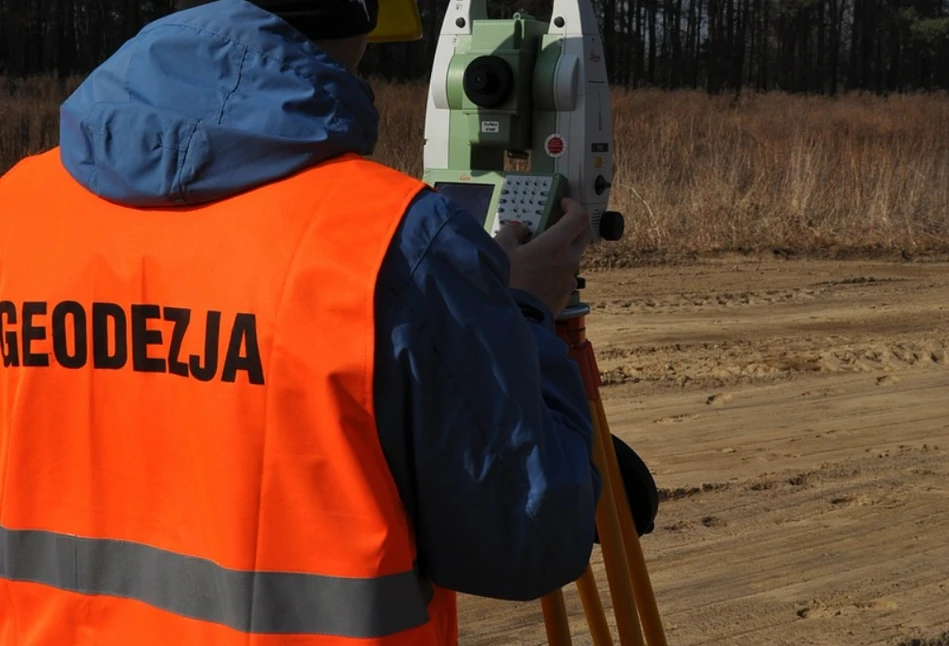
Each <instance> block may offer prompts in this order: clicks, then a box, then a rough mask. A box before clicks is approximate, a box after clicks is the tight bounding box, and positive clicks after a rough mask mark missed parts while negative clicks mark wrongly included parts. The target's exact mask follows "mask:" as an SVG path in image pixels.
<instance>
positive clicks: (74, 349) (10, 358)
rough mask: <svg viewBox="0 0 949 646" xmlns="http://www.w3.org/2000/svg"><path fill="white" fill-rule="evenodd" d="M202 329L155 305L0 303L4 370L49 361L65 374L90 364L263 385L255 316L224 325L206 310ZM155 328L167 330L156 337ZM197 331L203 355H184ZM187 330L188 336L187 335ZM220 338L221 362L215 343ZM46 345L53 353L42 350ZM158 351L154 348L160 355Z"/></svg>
mask: <svg viewBox="0 0 949 646" xmlns="http://www.w3.org/2000/svg"><path fill="white" fill-rule="evenodd" d="M204 319H205V320H204V321H203V325H202V322H198V321H195V320H193V318H192V312H191V309H189V308H185V307H167V306H160V305H154V304H137V305H131V306H129V307H128V308H127V309H126V308H123V307H122V306H120V305H118V304H116V303H92V308H91V310H87V309H86V308H85V307H84V306H83V305H82V304H81V303H78V302H76V301H62V302H59V303H56V304H54V305H52V307H50V303H48V302H46V301H25V302H23V303H22V304H21V305H19V306H17V304H15V303H14V302H12V301H9V300H0V348H2V350H3V367H4V368H10V367H15V368H19V367H24V368H33V367H40V368H41V367H48V366H49V365H50V362H51V361H50V360H51V357H52V359H53V360H55V362H56V363H57V364H59V365H60V366H62V367H64V368H72V369H79V368H83V367H85V366H87V365H89V364H90V363H91V364H92V367H93V368H96V369H100V370H120V369H122V368H125V367H127V366H128V365H129V364H130V363H131V368H132V370H133V371H135V372H160V373H167V374H172V375H177V376H179V377H191V378H194V379H197V380H199V381H211V380H213V379H215V378H217V379H220V380H221V381H224V382H235V381H236V380H237V375H238V373H240V372H243V373H245V374H246V378H247V380H248V382H249V383H251V384H254V385H263V384H264V370H263V366H262V363H261V359H260V347H259V344H258V341H257V317H256V316H255V315H254V314H248V313H237V314H235V315H234V316H233V318H231V317H227V319H228V320H225V319H224V316H223V314H222V313H221V312H217V311H213V310H212V311H208V312H207V313H206V315H205V317H204ZM161 321H164V322H165V323H171V324H172V325H171V329H170V334H163V331H162V330H161V329H157V328H158V327H159V326H162V327H165V330H166V331H168V329H167V326H165V325H164V324H163V323H161ZM200 327H203V328H204V329H203V333H204V343H203V348H204V351H203V353H202V354H190V355H188V356H183V355H182V352H181V348H182V343H183V341H184V340H185V335H186V334H189V333H190V334H194V333H195V331H197V330H196V328H198V329H200ZM189 330H190V332H189ZM222 336H224V337H226V338H227V346H226V348H225V349H224V356H223V358H222V357H220V356H219V355H220V354H221V351H220V340H221V338H222ZM49 341H52V351H50V349H49ZM159 348H160V349H159Z"/></svg>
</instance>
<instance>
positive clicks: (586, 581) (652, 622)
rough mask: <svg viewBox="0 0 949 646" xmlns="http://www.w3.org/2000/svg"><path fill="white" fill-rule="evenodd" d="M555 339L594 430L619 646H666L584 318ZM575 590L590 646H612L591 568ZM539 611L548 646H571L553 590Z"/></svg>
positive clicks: (600, 524)
mask: <svg viewBox="0 0 949 646" xmlns="http://www.w3.org/2000/svg"><path fill="white" fill-rule="evenodd" d="M557 336H559V337H560V338H561V339H563V340H564V341H565V342H566V343H567V346H568V347H569V353H570V356H571V357H572V358H573V359H574V360H575V361H576V362H577V364H578V365H579V367H580V375H581V376H582V377H583V386H584V389H585V390H586V394H587V401H588V403H589V404H590V415H591V417H592V419H593V430H594V433H593V461H594V463H595V464H596V466H597V468H598V469H599V470H600V474H601V476H602V479H603V491H602V495H601V496H600V504H599V507H598V508H597V510H596V527H597V530H598V531H599V535H600V549H601V553H602V555H603V567H604V569H605V570H606V578H607V584H608V587H609V592H610V598H611V600H612V602H613V614H614V616H615V617H616V629H617V632H618V634H619V646H668V644H667V642H666V635H665V631H664V630H663V627H662V620H661V619H660V617H659V609H658V608H657V606H656V597H655V594H654V593H653V590H652V582H651V581H650V580H649V572H648V571H647V569H646V561H645V558H644V556H643V551H642V546H641V545H640V544H639V535H638V534H637V533H636V525H635V523H634V522H633V517H632V513H631V512H630V507H629V500H628V499H627V498H626V489H625V488H624V487H623V486H622V483H623V476H622V474H621V473H620V471H619V462H618V461H617V459H616V451H615V449H614V448H613V439H612V433H611V432H610V426H609V422H608V421H607V419H606V409H605V408H604V406H603V400H602V399H601V398H600V388H599V383H600V379H599V376H600V371H599V368H597V365H596V356H595V355H594V353H593V345H592V344H591V343H590V342H589V340H587V337H586V317H585V316H580V317H577V318H570V319H566V320H558V321H557ZM576 584H577V589H578V591H579V593H580V603H581V605H582V607H583V612H584V614H585V615H586V618H587V624H588V625H589V627H590V637H592V639H593V644H594V646H613V645H614V643H615V642H614V641H613V635H612V633H611V632H610V628H609V624H608V623H607V621H606V614H605V612H604V611H603V603H602V600H601V599H600V593H599V589H598V587H597V584H596V580H595V579H594V577H593V568H592V567H591V566H590V565H587V569H586V571H585V572H584V573H583V575H582V576H581V577H580V578H579V579H577V581H576ZM541 609H542V611H543V614H544V627H545V628H546V631H547V644H548V646H572V644H573V641H572V638H571V634H570V624H569V622H568V616H567V610H566V604H565V602H564V597H563V590H555V591H554V592H551V593H550V594H549V595H547V596H546V597H544V598H543V599H541Z"/></svg>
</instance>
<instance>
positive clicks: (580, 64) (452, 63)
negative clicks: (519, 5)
mask: <svg viewBox="0 0 949 646" xmlns="http://www.w3.org/2000/svg"><path fill="white" fill-rule="evenodd" d="M510 161H524V162H527V164H528V170H526V171H509V170H507V168H508V165H507V164H508V162H510ZM424 166H425V173H424V178H423V179H424V180H425V181H426V182H427V183H428V184H430V185H432V186H433V187H434V188H435V189H436V190H438V191H439V192H441V193H443V194H445V195H446V196H448V197H450V198H452V199H453V200H455V201H456V202H458V203H459V204H460V205H461V206H463V207H465V208H466V210H468V211H469V212H470V213H471V214H472V215H473V216H474V217H475V218H477V219H478V220H479V221H480V222H481V223H482V225H483V226H484V228H485V229H486V230H487V231H488V232H490V233H492V234H494V233H496V232H497V231H498V229H499V228H500V227H501V225H503V224H505V223H506V222H508V221H511V220H518V221H520V222H521V223H522V224H524V225H526V226H527V228H528V229H529V230H530V232H531V234H532V235H535V236H536V235H537V234H539V233H541V232H542V231H544V230H545V229H547V228H548V227H550V226H551V225H553V224H554V223H555V222H556V221H557V220H558V219H559V218H560V217H561V215H563V214H562V212H561V209H560V200H561V198H562V197H564V196H569V197H572V198H573V199H575V200H577V201H578V202H580V203H581V204H583V206H584V207H586V209H587V212H588V213H589V214H590V218H591V221H592V226H593V239H594V240H595V241H596V240H619V239H620V238H621V237H622V235H623V224H624V223H623V217H622V215H621V214H619V213H616V212H613V211H607V204H608V202H609V197H610V187H611V182H612V176H613V123H612V113H611V107H610V91H609V84H608V82H607V74H606V63H605V62H604V60H603V48H602V45H601V41H600V34H599V29H598V27H597V23H596V15H595V14H594V12H593V6H592V4H591V2H590V0H554V4H553V12H552V18H551V20H550V22H549V23H546V22H542V21H539V20H536V19H534V18H533V17H531V16H530V15H527V14H525V13H515V14H514V16H513V17H512V18H510V19H488V17H487V10H486V6H485V0H453V1H452V2H451V3H450V4H449V6H448V9H447V12H446V14H445V20H444V23H443V24H442V30H441V33H440V34H439V37H438V44H437V46H436V50H435V62H434V65H433V68H432V77H431V82H430V85H429V92H428V107H427V110H426V115H425V152H424Z"/></svg>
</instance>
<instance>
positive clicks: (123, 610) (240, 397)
mask: <svg viewBox="0 0 949 646" xmlns="http://www.w3.org/2000/svg"><path fill="white" fill-rule="evenodd" d="M422 187H423V184H422V183H420V182H419V181H417V180H415V179H412V178H410V177H407V176H406V175H403V174H401V173H398V172H396V171H393V170H391V169H388V168H385V167H383V166H380V165H378V164H375V163H372V162H370V161H366V160H362V159H360V158H358V157H356V156H353V155H347V156H343V157H340V158H338V159H335V160H332V161H330V162H326V163H323V164H320V165H319V166H316V167H313V168H311V169H309V170H306V171H303V172H300V173H298V174H296V175H294V176H292V177H290V178H287V179H284V180H282V181H279V182H276V183H273V184H270V185H268V186H264V187H262V188H257V189H254V190H251V191H248V192H246V193H243V194H241V195H238V196H235V197H232V198H229V199H226V200H223V201H220V202H216V203H213V204H209V205H202V206H198V207H189V208H176V209H132V208H126V207H122V206H118V205H115V204H112V203H109V202H107V201H105V200H102V199H100V198H98V197H96V196H94V195H92V194H91V193H89V192H88V191H87V190H86V189H84V188H83V187H81V186H80V185H79V184H78V183H76V182H75V181H74V180H73V179H72V178H71V177H70V176H69V175H68V174H67V173H66V171H65V170H64V168H63V167H62V165H61V163H60V160H59V152H58V150H57V149H54V150H52V151H50V152H48V153H45V154H42V155H38V156H35V157H31V158H28V159H26V160H24V161H23V162H21V163H20V164H19V165H18V166H17V167H15V168H14V169H13V170H11V171H10V172H9V173H8V174H7V175H6V176H5V177H3V178H2V179H0V345H2V352H3V355H2V356H3V364H2V367H0V424H2V425H0V646H34V645H39V644H43V645H48V644H55V645H57V646H58V645H62V646H85V645H91V644H96V645H97V646H105V645H109V646H113V645H114V646H119V645H121V646H129V645H131V644H135V646H151V645H158V644H161V645H163V646H164V645H166V644H183V645H189V646H190V645H192V644H194V645H201V646H214V645H221V646H230V645H233V646H284V645H290V644H292V645H293V646H326V645H331V646H350V645H355V644H358V645H359V646H409V645H411V646H454V644H455V643H456V642H457V613H456V606H455V594H454V593H453V592H451V591H447V590H443V589H439V588H437V587H434V586H431V585H429V584H427V582H426V581H425V580H424V579H423V578H422V577H420V576H419V575H418V574H417V570H416V568H415V567H414V566H415V563H416V560H415V559H416V548H415V541H414V536H413V530H412V527H411V525H410V522H409V520H408V517H407V515H406V513H405V511H404V507H403V505H402V502H401V500H400V498H399V494H398V491H397V489H396V486H395V482H394V480H393V478H392V476H391V474H390V472H389V469H388V466H387V464H386V461H385V457H384V455H383V452H382V448H381V446H380V443H379V439H378V435H377V428H376V420H375V415H374V410H373V352H374V315H373V314H374V307H373V305H374V289H375V283H376V275H377V273H378V271H379V268H380V265H381V263H382V259H383V256H384V254H385V253H386V250H387V247H388V246H389V243H390V241H391V239H392V236H393V234H394V231H395V228H396V226H397V224H398V223H399V221H400V219H401V216H402V214H403V213H404V211H405V209H406V207H407V205H408V204H409V202H410V201H411V200H412V198H413V197H414V196H415V195H416V194H417V193H418V192H419V190H421V188H422Z"/></svg>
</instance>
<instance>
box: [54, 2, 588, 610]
mask: <svg viewBox="0 0 949 646" xmlns="http://www.w3.org/2000/svg"><path fill="white" fill-rule="evenodd" d="M61 115H62V120H61V139H60V144H61V154H62V160H63V163H64V164H65V166H66V168H67V170H68V171H69V172H70V174H71V175H72V176H73V177H74V178H75V179H76V180H77V181H79V182H80V183H82V184H83V185H84V186H85V187H86V188H88V189H89V190H90V191H92V192H93V193H95V194H97V195H99V196H101V197H103V198H105V199H108V200H111V201H113V202H117V203H120V204H124V205H127V206H130V207H151V206H161V207H165V208H167V207H170V206H174V205H194V204H199V203H203V202H209V201H213V200H217V199H221V198H224V197H227V196H230V195H233V194H235V193H238V192H242V191H245V190H247V189H250V188H253V187H255V186H259V185H261V184H265V183H269V182H273V181H276V180H279V179H281V178H282V177H285V176H287V175H288V174H291V173H293V172H296V171H298V170H301V169H303V168H305V167H307V166H310V165H313V164H318V163H320V162H322V161H324V160H327V159H330V158H332V157H334V156H337V155H339V154H341V153H344V152H352V153H357V154H360V155H369V154H371V152H372V150H373V148H374V146H375V143H376V139H377V126H378V114H377V112H376V109H375V107H374V105H373V97H372V94H371V91H370V89H369V87H368V85H367V84H366V83H364V82H363V81H362V80H360V79H358V78H357V77H355V76H353V75H351V74H350V73H348V72H347V71H346V70H345V69H344V68H342V67H341V66H339V65H338V64H337V63H335V62H334V61H333V60H331V59H330V58H329V57H328V56H326V55H325V54H324V53H323V52H321V51H320V50H319V49H318V48H317V47H316V46H315V45H314V44H313V43H312V42H310V41H308V40H307V39H305V38H304V37H303V36H302V35H301V34H299V33H298V32H297V31H296V30H294V29H293V28H291V27H290V26H288V25H287V24H286V23H285V22H283V21H282V20H280V19H279V18H277V17H275V16H274V15H272V14H270V13H268V12H266V11H264V10H262V9H259V8H258V7H256V6H254V5H252V4H250V3H248V2H245V1H244V0H219V1H218V2H215V3H213V4H208V5H203V6H200V7H197V8H194V9H190V10H187V11H182V12H178V13H174V14H171V15H170V16H166V17H165V18H163V19H161V20H158V21H155V22H153V23H151V24H150V25H148V26H146V27H145V28H144V29H143V30H142V31H141V32H140V33H139V34H138V35H137V36H136V37H134V38H133V39H131V40H130V41H129V42H127V43H126V44H125V45H123V46H122V47H121V48H120V50H119V51H117V52H116V53H115V54H114V55H113V56H112V57H111V58H110V59H109V60H107V61H106V62H105V63H104V64H103V65H101V66H100V67H99V68H98V69H96V70H95V71H94V72H93V73H92V74H91V75H90V76H89V77H88V78H87V79H86V80H85V82H84V83H83V84H82V86H81V87H79V88H78V90H77V91H76V92H75V93H74V94H73V95H72V96H70V97H69V98H68V100H67V101H66V102H65V103H64V104H63V106H62V112H61ZM419 144H420V145H421V142H419ZM353 189H354V190H353V199H359V193H360V191H362V190H367V189H366V187H353ZM262 217H265V216H264V215H263V214H262ZM353 244H358V240H354V241H353ZM508 274H509V265H508V259H507V255H506V254H505V253H504V251H503V250H502V249H501V248H500V247H499V246H498V245H497V244H496V243H495V242H494V241H493V240H492V239H491V237H490V236H489V235H488V234H487V233H486V232H485V231H484V230H483V229H482V228H481V226H480V225H479V224H478V223H477V222H476V220H475V219H474V218H473V217H471V216H470V215H469V214H467V213H466V212H464V211H462V210H460V209H459V208H458V207H457V206H456V205H454V204H453V203H452V202H450V201H448V200H447V199H445V198H444V197H442V196H440V195H439V194H437V193H435V192H434V191H431V190H426V191H425V192H423V193H422V194H421V195H420V196H419V197H417V198H416V200H415V201H414V202H413V203H412V204H411V206H410V208H409V209H408V211H407V213H406V214H405V216H404V218H403V221H402V223H401V225H400V227H399V229H398V231H397V233H396V235H395V238H394V239H393V241H392V243H391V247H390V249H389V251H388V254H387V256H386V258H385V260H384V263H383V265H382V268H381V271H380V275H379V277H378V281H377V305H376V307H377V311H376V329H377V338H376V366H375V379H376V382H375V405H376V415H377V419H378V427H379V428H378V430H379V436H380V440H381V443H382V447H383V450H384V452H385V455H386V458H387V460H388V463H389V465H390V468H391V470H392V474H393V476H394V478H395V482H396V483H397V486H398V488H399V492H400V494H401V496H402V500H403V501H404V504H405V507H406V510H407V512H408V514H409V516H410V518H411V519H412V521H413V523H414V526H415V528H416V532H417V541H418V551H419V565H420V568H421V569H422V571H423V572H424V573H425V574H426V575H427V576H428V577H429V578H430V579H431V580H432V581H433V582H434V583H435V584H437V585H440V586H443V587H445V588H449V589H453V590H457V591H459V592H463V593H468V594H474V595H480V596H486V597H494V598H500V599H513V600H528V599H536V598H538V597H540V596H542V595H544V594H546V593H548V592H550V591H552V590H554V589H556V588H558V587H561V586H563V585H566V584H568V583H570V582H571V581H573V580H575V579H576V578H577V577H579V576H580V575H581V574H582V573H583V571H584V569H585V567H586V564H587V562H588V560H589V557H590V554H591V551H592V545H593V539H594V514H595V508H596V502H597V499H598V496H599V493H600V484H601V483H600V479H599V478H600V476H599V474H598V473H597V471H596V469H595V467H594V466H593V464H592V462H591V437H592V422H591V418H590V412H589V408H588V404H587V401H586V398H585V395H584V392H583V385H582V381H581V377H580V374H579V370H578V368H577V367H576V365H575V363H574V362H573V361H571V360H570V359H569V358H568V356H567V348H566V346H565V344H564V343H563V342H562V341H561V340H560V339H559V338H558V337H557V336H556V334H555V331H554V327H553V322H552V317H551V315H550V312H549V311H547V309H546V308H545V307H544V306H543V304H541V303H540V302H539V301H537V300H535V299H533V298H532V297H531V296H530V295H528V294H525V293H523V292H519V291H516V290H510V289H509V288H508V286H507V280H508ZM519 302H524V303H529V304H531V305H533V306H534V307H536V308H538V309H540V310H541V311H542V312H544V314H545V317H546V318H545V320H544V321H543V322H540V323H535V322H528V320H527V319H526V318H525V317H524V316H523V315H522V314H521V310H520V308H519ZM315 495H318V492H316V493H315ZM313 548H314V549H319V546H318V545H314V546H313Z"/></svg>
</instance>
